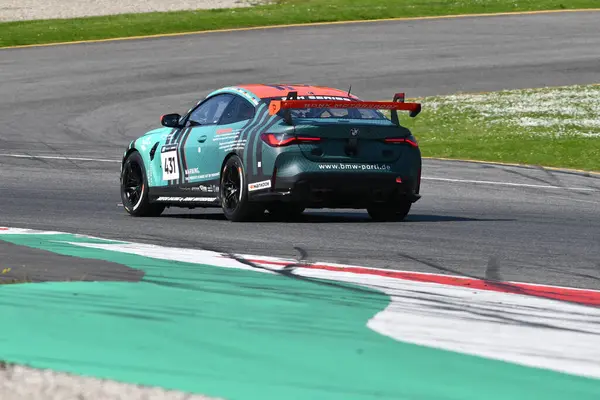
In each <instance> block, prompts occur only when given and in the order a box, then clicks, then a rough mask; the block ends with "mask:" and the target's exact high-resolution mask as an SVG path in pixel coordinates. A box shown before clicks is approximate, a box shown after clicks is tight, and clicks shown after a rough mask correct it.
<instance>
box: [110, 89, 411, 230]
mask: <svg viewBox="0 0 600 400" xmlns="http://www.w3.org/2000/svg"><path fill="white" fill-rule="evenodd" d="M382 110H388V111H389V112H390V116H389V117H387V116H386V115H385V114H384V113H383V112H382ZM398 110H405V111H409V115H410V116H411V117H415V116H416V115H417V114H418V113H419V112H420V111H421V105H420V104H419V103H408V102H405V100H404V94H403V93H398V94H396V95H395V96H394V98H393V101H390V102H372V101H371V102H370V101H362V100H360V99H359V98H358V97H356V96H355V95H353V94H350V92H349V91H348V92H346V91H342V90H338V89H333V88H328V87H320V86H310V85H285V84H281V85H266V84H252V85H243V86H235V87H226V88H221V89H219V90H216V91H214V92H212V93H210V94H209V95H208V96H207V97H206V98H205V99H203V100H202V101H200V102H198V103H197V104H196V105H195V106H194V107H193V108H192V109H191V110H189V111H188V112H187V113H186V114H185V115H184V116H181V115H179V114H167V115H163V116H162V118H161V124H162V126H163V127H161V128H159V129H155V130H152V131H150V132H147V133H146V134H144V135H143V136H141V137H139V138H137V139H135V140H133V141H132V142H131V143H130V144H129V147H128V148H127V150H126V151H125V153H124V155H123V160H122V164H121V198H122V201H123V206H124V208H125V210H126V211H127V212H128V213H129V214H131V215H133V216H159V215H160V214H161V213H162V212H163V211H164V209H165V208H166V207H186V208H195V207H220V208H222V210H223V213H224V214H225V217H226V218H227V219H229V220H231V221H248V220H252V219H255V218H256V217H257V216H259V215H261V214H264V212H265V210H268V212H269V213H270V214H273V215H274V216H275V217H276V218H289V217H295V216H298V215H299V214H301V213H302V212H303V211H304V210H305V209H306V208H354V209H366V210H367V211H368V213H369V215H370V216H371V218H373V219H375V220H379V221H384V220H401V219H403V218H404V217H405V216H406V215H407V214H408V213H409V211H410V208H411V205H412V204H413V203H414V202H415V201H417V200H418V199H419V198H420V194H419V189H420V182H421V152H420V149H419V146H418V144H417V141H416V139H415V137H414V136H413V135H412V133H411V132H410V130H409V129H407V128H406V127H404V126H402V125H401V124H400V122H399V119H398Z"/></svg>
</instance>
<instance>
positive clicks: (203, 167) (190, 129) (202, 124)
mask: <svg viewBox="0 0 600 400" xmlns="http://www.w3.org/2000/svg"><path fill="white" fill-rule="evenodd" d="M234 97H235V96H234V95H233V94H228V93H224V94H218V95H216V96H213V97H211V98H209V99H207V100H205V101H204V102H202V103H201V104H200V105H198V107H196V108H195V109H193V110H192V111H191V112H190V114H189V115H188V117H187V119H186V121H185V126H186V128H184V129H187V131H186V132H185V133H184V134H183V137H182V140H181V151H180V154H181V160H180V166H181V176H182V181H181V183H182V184H183V185H188V186H189V185H190V184H197V183H198V182H207V181H214V180H218V179H219V172H220V171H219V170H220V165H221V164H220V161H219V159H218V157H219V154H218V152H217V150H216V146H215V144H214V142H213V138H214V136H215V131H216V130H217V128H218V126H217V124H218V123H219V120H220V119H221V116H222V115H223V113H224V112H225V110H226V109H227V107H228V106H229V104H230V103H231V101H232V100H233V99H234Z"/></svg>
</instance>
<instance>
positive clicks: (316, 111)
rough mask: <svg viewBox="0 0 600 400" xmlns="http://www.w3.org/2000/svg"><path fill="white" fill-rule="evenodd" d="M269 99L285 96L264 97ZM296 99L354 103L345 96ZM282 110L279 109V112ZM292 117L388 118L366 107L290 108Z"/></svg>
mask: <svg viewBox="0 0 600 400" xmlns="http://www.w3.org/2000/svg"><path fill="white" fill-rule="evenodd" d="M271 100H285V98H280V97H277V98H272V99H266V101H267V104H268V103H269V102H270V101H271ZM298 100H335V101H340V100H341V101H348V102H353V103H356V100H354V99H350V98H347V97H324V96H306V98H305V97H304V96H298ZM281 112H282V111H280V113H281ZM290 113H291V114H292V118H319V119H320V118H335V119H361V120H379V121H386V120H389V119H388V118H387V117H386V116H385V115H384V114H383V113H382V112H380V111H379V110H373V109H366V108H292V109H290Z"/></svg>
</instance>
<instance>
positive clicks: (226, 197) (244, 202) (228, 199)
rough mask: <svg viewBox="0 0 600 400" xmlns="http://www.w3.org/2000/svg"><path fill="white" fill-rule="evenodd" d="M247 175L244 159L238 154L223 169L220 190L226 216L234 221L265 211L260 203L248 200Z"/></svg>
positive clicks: (250, 217)
mask: <svg viewBox="0 0 600 400" xmlns="http://www.w3.org/2000/svg"><path fill="white" fill-rule="evenodd" d="M245 176H246V174H245V170H244V164H243V163H242V160H241V159H240V158H239V157H238V156H236V155H233V156H231V157H230V158H228V159H227V161H226V162H225V166H224V167H223V170H222V171H221V185H220V188H219V191H220V195H221V208H222V209H223V213H224V214H225V218H227V219H228V220H230V221H233V222H243V221H248V220H251V219H253V218H255V217H257V216H259V215H260V214H261V213H264V209H263V208H261V206H260V205H259V204H253V203H251V202H250V201H248V185H247V184H246V180H245V178H244V177H245Z"/></svg>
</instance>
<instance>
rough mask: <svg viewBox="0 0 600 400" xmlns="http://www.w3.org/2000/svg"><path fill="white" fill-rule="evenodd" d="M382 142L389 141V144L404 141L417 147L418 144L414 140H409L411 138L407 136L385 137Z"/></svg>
mask: <svg viewBox="0 0 600 400" xmlns="http://www.w3.org/2000/svg"><path fill="white" fill-rule="evenodd" d="M384 142H386V143H390V144H396V143H398V144H400V143H406V144H409V145H411V146H412V147H419V144H418V143H417V141H416V140H411V139H407V138H387V139H384Z"/></svg>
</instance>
